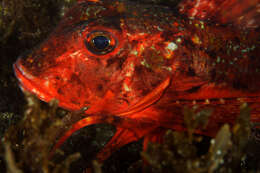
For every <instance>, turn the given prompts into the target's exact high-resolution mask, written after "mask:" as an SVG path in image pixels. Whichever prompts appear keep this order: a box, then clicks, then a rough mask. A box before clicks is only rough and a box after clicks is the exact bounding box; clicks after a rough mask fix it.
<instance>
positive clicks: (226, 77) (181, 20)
mask: <svg viewBox="0 0 260 173" xmlns="http://www.w3.org/2000/svg"><path fill="white" fill-rule="evenodd" d="M189 2H190V1H184V2H183V3H181V4H180V7H181V8H180V11H182V12H183V13H184V14H186V16H187V18H185V17H184V16H175V15H174V14H172V10H171V9H168V8H166V7H161V6H150V5H143V4H136V3H130V2H127V1H121V2H117V1H104V2H103V1H87V0H81V1H79V2H78V4H77V5H76V6H75V7H73V8H72V9H71V10H69V11H68V13H67V14H66V15H65V17H64V19H63V20H62V21H61V23H60V24H59V25H58V27H57V28H56V29H55V30H54V31H53V33H52V34H51V35H50V36H49V38H48V39H47V40H46V41H45V42H43V43H42V44H41V45H40V46H39V47H38V48H37V49H35V50H34V51H32V53H30V54H29V55H27V56H26V57H21V58H19V59H18V60H17V62H16V63H15V64H14V70H15V73H16V76H17V78H18V79H19V81H20V86H21V88H23V89H24V90H27V91H30V92H32V93H34V94H35V95H37V96H38V97H39V98H40V99H41V100H43V101H46V102H48V101H50V100H51V99H58V100H59V106H61V107H63V108H65V109H68V110H71V111H75V110H82V109H83V108H85V107H88V108H89V109H88V110H86V111H85V115H86V118H84V119H82V120H80V121H79V122H77V123H75V124H74V125H73V126H72V128H71V130H69V131H68V132H67V133H66V134H65V135H64V136H63V137H62V138H61V139H60V141H59V142H58V143H57V145H56V146H55V149H56V148H57V147H59V146H60V145H61V144H62V143H63V142H64V141H65V140H66V139H67V138H68V137H69V136H70V135H71V134H72V133H73V132H75V131H77V130H79V129H80V128H82V127H85V126H88V125H91V124H97V123H104V122H105V123H111V124H114V125H115V126H116V127H117V132H116V134H115V135H114V137H113V138H112V139H111V141H110V142H109V143H108V144H107V146H106V147H105V148H104V149H103V150H102V151H101V152H100V153H99V154H98V156H97V157H98V159H99V160H100V161H102V160H105V159H106V158H107V157H109V155H110V154H111V153H112V152H113V151H114V150H116V149H118V148H119V147H121V146H123V145H125V144H127V143H129V142H132V141H135V140H138V139H140V138H142V137H144V138H145V140H144V148H145V147H146V144H147V142H148V141H155V142H156V141H157V142H159V141H160V140H161V136H162V135H163V133H164V132H165V130H166V129H174V130H185V129H184V126H183V114H182V110H183V106H184V105H188V106H192V105H193V104H198V105H199V106H200V108H201V109H203V108H205V107H211V108H213V113H212V116H211V117H210V119H209V123H208V125H207V127H206V128H205V129H197V133H200V134H204V135H209V136H214V135H215V133H216V132H217V131H218V129H219V127H220V126H221V125H222V124H224V123H229V124H231V125H232V123H234V121H235V119H236V116H237V115H238V113H239V105H240V104H241V101H245V102H248V104H249V105H250V107H251V109H252V115H251V120H252V122H260V80H259V78H260V59H259V58H258V55H259V49H258V47H257V44H258V42H259V40H258V38H259V33H258V32H257V30H255V29H252V28H254V27H251V26H252V25H248V26H250V27H248V29H247V30H246V28H247V27H246V26H245V27H244V28H243V29H241V28H240V27H235V26H236V25H235V24H237V22H236V21H234V20H231V23H232V22H233V23H234V25H222V24H221V23H220V24H219V23H210V22H205V21H204V22H203V21H201V20H197V19H196V17H197V18H199V19H207V20H209V19H210V17H211V16H213V15H212V10H211V8H209V13H208V18H206V17H205V16H206V15H207V14H203V15H204V16H203V17H202V18H201V16H199V15H197V14H201V13H200V11H199V10H200V8H199V7H200V6H199V5H198V6H196V8H195V6H194V4H193V6H194V7H192V6H191V7H190V6H189ZM203 2H204V3H206V2H207V1H206V0H204V1H203ZM211 2H214V4H215V6H216V5H218V3H220V2H219V1H218V0H216V1H211ZM232 3H235V1H232ZM222 5H223V4H222ZM187 6H188V7H189V8H187V9H186V7H187ZM250 7H251V5H250ZM204 8H205V4H204V5H202V7H201V9H204ZM236 8H238V7H236ZM190 9H193V10H194V9H196V10H195V11H198V13H197V14H195V13H194V11H190ZM243 9H244V7H243ZM191 12H193V13H192V14H194V15H193V16H191V15H190V13H191ZM204 12H205V10H204ZM216 13H217V12H216ZM236 13H237V10H236ZM218 14H221V10H218ZM250 15H251V13H250ZM250 15H249V16H250ZM244 16H247V15H244ZM188 17H194V19H189V18H188ZM220 19H221V20H220ZM222 19H223V20H224V19H225V20H228V18H227V17H223V18H221V17H219V20H216V21H219V22H221V21H223V20H222ZM254 20H256V19H254ZM258 23H259V22H258ZM251 24H252V23H251ZM254 26H256V25H254ZM238 28H239V29H238ZM249 28H250V29H249ZM98 36H102V37H103V38H106V39H107V40H109V43H108V45H107V46H106V47H105V48H104V49H103V48H99V49H98V48H96V45H95V42H94V41H93V40H95V38H97V37H98Z"/></svg>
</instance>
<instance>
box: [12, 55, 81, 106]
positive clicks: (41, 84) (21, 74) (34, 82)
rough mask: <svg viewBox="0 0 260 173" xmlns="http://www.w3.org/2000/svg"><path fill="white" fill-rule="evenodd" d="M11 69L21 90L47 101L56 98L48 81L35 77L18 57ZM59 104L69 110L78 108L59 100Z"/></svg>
mask: <svg viewBox="0 0 260 173" xmlns="http://www.w3.org/2000/svg"><path fill="white" fill-rule="evenodd" d="M13 69H14V72H15V76H16V78H17V79H18V80H19V86H20V88H21V89H22V91H27V92H30V93H32V94H34V95H36V96H37V97H38V98H39V99H40V100H42V101H44V102H49V101H51V100H53V99H58V98H57V97H56V96H55V95H56V91H55V89H54V88H53V87H51V86H50V85H49V81H48V80H46V79H45V80H44V79H41V78H37V77H36V76H33V75H32V74H30V72H29V71H27V70H26V68H25V67H24V66H23V65H22V63H21V59H20V58H19V59H18V60H17V62H16V63H15V64H14V65H13ZM58 100H59V99H58ZM59 105H60V106H61V107H64V108H67V109H69V110H79V109H80V106H78V105H75V104H71V103H66V102H59Z"/></svg>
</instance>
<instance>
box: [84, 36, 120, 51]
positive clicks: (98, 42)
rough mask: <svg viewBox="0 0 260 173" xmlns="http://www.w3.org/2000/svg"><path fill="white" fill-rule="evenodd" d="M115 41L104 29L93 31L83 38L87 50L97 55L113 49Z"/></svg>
mask: <svg viewBox="0 0 260 173" xmlns="http://www.w3.org/2000/svg"><path fill="white" fill-rule="evenodd" d="M116 44H117V42H116V40H115V39H114V37H113V36H112V35H111V34H110V33H109V32H106V31H93V32H91V33H89V34H88V35H87V37H86V39H85V45H86V47H87V49H88V50H89V51H91V52H92V53H94V54H97V55H104V54H107V53H109V52H111V51H113V50H114V48H115V46H116Z"/></svg>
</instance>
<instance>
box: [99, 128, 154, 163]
mask: <svg viewBox="0 0 260 173" xmlns="http://www.w3.org/2000/svg"><path fill="white" fill-rule="evenodd" d="M150 130H151V129H149V130H143V131H133V130H129V129H124V128H117V131H116V133H115V135H114V136H113V137H112V139H110V141H109V142H108V143H107V144H106V146H105V147H104V148H103V149H102V150H101V151H100V152H99V153H98V154H97V159H98V161H99V162H103V161H104V160H106V159H107V158H108V157H109V156H110V155H111V154H112V153H113V152H114V151H116V150H118V149H119V148H120V147H122V146H124V145H126V144H128V143H130V142H133V141H137V140H138V139H140V138H142V137H143V136H145V135H146V134H147V133H149V131H150ZM139 132H140V133H139Z"/></svg>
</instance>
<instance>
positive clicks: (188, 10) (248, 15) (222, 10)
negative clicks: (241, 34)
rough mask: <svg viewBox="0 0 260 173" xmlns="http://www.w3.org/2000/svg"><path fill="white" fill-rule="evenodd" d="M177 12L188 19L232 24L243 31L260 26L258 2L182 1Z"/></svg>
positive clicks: (247, 0)
mask: <svg viewBox="0 0 260 173" xmlns="http://www.w3.org/2000/svg"><path fill="white" fill-rule="evenodd" d="M179 11H180V13H182V14H185V15H187V16H188V17H194V18H196V19H200V20H210V21H213V22H217V23H220V24H232V25H234V26H237V27H239V28H243V29H249V28H250V29H252V28H258V27H259V25H260V4H259V0H183V1H182V2H181V3H180V4H179Z"/></svg>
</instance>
